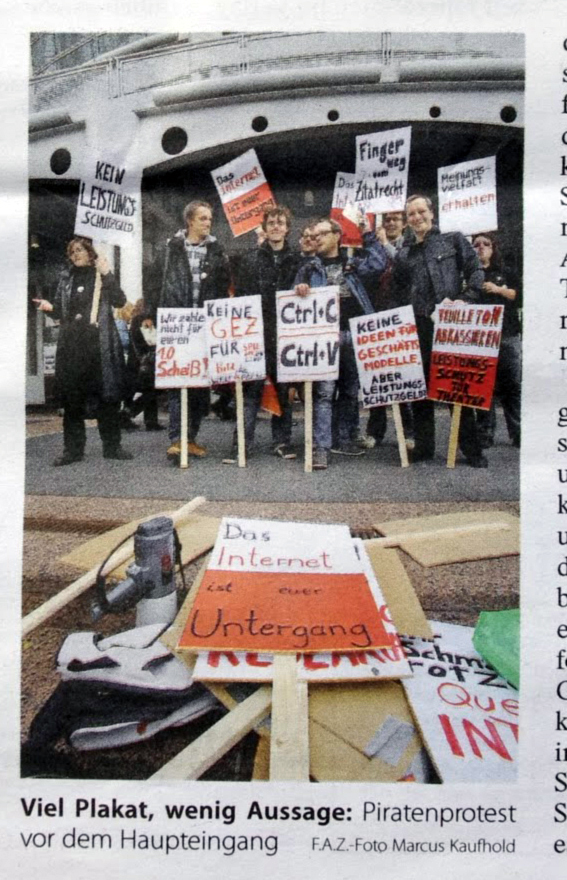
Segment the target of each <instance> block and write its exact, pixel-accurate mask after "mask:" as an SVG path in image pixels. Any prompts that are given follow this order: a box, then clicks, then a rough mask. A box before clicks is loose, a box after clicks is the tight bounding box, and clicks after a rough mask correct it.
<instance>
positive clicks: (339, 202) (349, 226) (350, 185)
mask: <svg viewBox="0 0 567 880" xmlns="http://www.w3.org/2000/svg"><path fill="white" fill-rule="evenodd" d="M355 181H356V175H355V174H348V173H346V172H344V171H339V172H338V173H337V175H336V177H335V188H334V190H333V201H332V203H331V217H332V219H333V220H336V221H337V223H339V224H340V227H341V229H342V231H343V235H342V238H341V244H342V245H343V246H344V247H362V235H361V232H360V229H359V228H358V224H357V222H356V213H357V211H358V210H359V209H361V210H363V211H364V209H365V208H364V202H360V203H359V205H357V206H355V204H354V192H355ZM349 208H350V210H351V211H352V210H354V214H355V217H354V218H353V219H351V217H350V216H348V217H347V215H346V214H345V213H344V212H345V210H346V211H347V213H348V209H349Z"/></svg>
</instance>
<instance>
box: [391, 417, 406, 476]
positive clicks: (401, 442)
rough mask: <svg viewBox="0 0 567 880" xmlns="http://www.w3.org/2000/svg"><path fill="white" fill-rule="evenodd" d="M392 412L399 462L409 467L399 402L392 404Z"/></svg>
mask: <svg viewBox="0 0 567 880" xmlns="http://www.w3.org/2000/svg"><path fill="white" fill-rule="evenodd" d="M392 413H393V415H394V425H395V426H396V437H397V438H398V450H399V453H400V462H401V465H402V467H409V460H408V449H407V446H406V436H405V434H404V424H403V422H402V413H401V411H400V404H399V403H393V404H392Z"/></svg>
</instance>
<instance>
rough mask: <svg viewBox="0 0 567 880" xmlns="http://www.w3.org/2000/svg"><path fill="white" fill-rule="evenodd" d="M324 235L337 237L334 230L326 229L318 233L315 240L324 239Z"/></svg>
mask: <svg viewBox="0 0 567 880" xmlns="http://www.w3.org/2000/svg"><path fill="white" fill-rule="evenodd" d="M324 235H337V233H336V232H335V230H334V229H324V230H323V231H322V232H316V233H315V235H314V238H322V237H323V236H324Z"/></svg>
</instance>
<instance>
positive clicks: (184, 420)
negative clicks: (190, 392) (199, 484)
mask: <svg viewBox="0 0 567 880" xmlns="http://www.w3.org/2000/svg"><path fill="white" fill-rule="evenodd" d="M188 432H189V400H188V397H187V389H186V388H182V389H181V458H180V461H179V467H181V468H188V467H189V455H188V452H187V434H188Z"/></svg>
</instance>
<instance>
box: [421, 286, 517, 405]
mask: <svg viewBox="0 0 567 880" xmlns="http://www.w3.org/2000/svg"><path fill="white" fill-rule="evenodd" d="M503 317H504V306H487V305H470V304H469V303H455V304H454V305H450V306H446V305H439V306H437V308H436V310H435V313H434V318H435V321H434V330H433V350H432V352H431V370H430V374H429V387H428V396H429V397H430V398H431V399H432V400H439V401H441V402H442V403H458V404H460V405H461V406H472V407H476V408H477V409H490V405H491V403H492V395H493V392H494V383H495V380H496V367H497V365H498V352H499V349H500V340H501V337H502V320H503Z"/></svg>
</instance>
